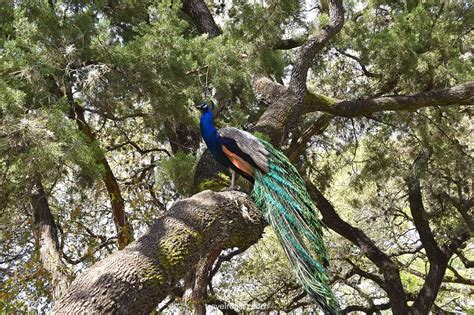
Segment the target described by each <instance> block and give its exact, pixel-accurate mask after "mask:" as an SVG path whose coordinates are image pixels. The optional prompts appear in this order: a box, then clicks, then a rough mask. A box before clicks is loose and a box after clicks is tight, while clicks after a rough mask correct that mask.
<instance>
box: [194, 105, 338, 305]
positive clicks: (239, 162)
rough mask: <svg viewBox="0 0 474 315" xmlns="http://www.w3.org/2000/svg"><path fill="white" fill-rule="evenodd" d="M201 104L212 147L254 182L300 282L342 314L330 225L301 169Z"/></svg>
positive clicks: (225, 162)
mask: <svg viewBox="0 0 474 315" xmlns="http://www.w3.org/2000/svg"><path fill="white" fill-rule="evenodd" d="M198 108H199V109H200V110H201V111H202V115H201V121H200V126H201V134H202V137H203V139H204V141H205V142H206V145H207V147H208V148H209V150H210V151H211V153H212V154H213V156H214V157H215V159H216V160H217V161H218V162H219V163H221V164H222V165H224V166H226V167H229V168H231V169H232V170H234V171H235V172H237V173H239V174H240V175H242V176H243V177H245V178H247V179H248V180H250V181H251V182H253V184H254V185H253V190H252V193H251V197H252V199H253V200H254V201H255V203H256V204H257V206H258V207H259V208H260V209H262V212H263V214H264V217H265V219H266V220H267V222H268V223H269V224H270V225H271V226H272V227H273V229H274V230H275V232H276V235H277V236H278V239H279V241H280V243H281V245H282V246H283V248H284V250H285V253H286V255H287V257H288V259H289V261H290V264H291V266H292V269H293V272H294V274H295V276H296V279H297V281H298V282H299V283H300V284H301V285H302V287H303V288H304V289H305V290H306V292H308V294H309V295H310V296H311V297H312V298H313V299H314V300H315V302H316V303H317V304H318V305H319V306H320V307H321V308H322V309H323V311H324V313H325V314H338V313H339V305H338V303H337V301H336V299H335V297H334V294H333V292H332V291H331V288H330V286H329V279H328V275H327V270H326V268H327V266H328V257H327V251H326V246H325V244H324V241H323V228H324V226H323V223H322V222H321V221H320V220H319V218H318V211H317V210H316V208H315V206H314V204H313V202H312V200H311V198H310V197H309V194H308V192H307V190H306V185H305V182H304V180H303V179H302V178H301V176H300V175H299V173H298V171H297V170H296V168H295V167H294V166H293V165H292V164H291V162H290V161H289V160H288V158H287V157H286V156H285V155H284V154H283V153H282V152H280V151H279V150H277V149H275V148H274V147H273V146H272V145H271V144H270V143H268V142H266V141H264V140H261V139H258V138H257V137H255V136H253V135H252V134H250V133H248V132H246V131H243V130H239V129H236V128H221V129H219V130H217V129H216V127H215V126H214V120H213V116H212V112H211V111H210V109H209V106H208V105H207V104H206V103H201V104H200V105H198ZM232 186H233V181H232Z"/></svg>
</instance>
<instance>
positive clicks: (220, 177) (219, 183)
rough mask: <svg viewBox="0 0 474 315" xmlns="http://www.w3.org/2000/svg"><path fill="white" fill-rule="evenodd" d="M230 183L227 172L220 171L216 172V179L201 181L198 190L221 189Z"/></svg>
mask: <svg viewBox="0 0 474 315" xmlns="http://www.w3.org/2000/svg"><path fill="white" fill-rule="evenodd" d="M229 185H230V177H229V176H227V175H226V174H224V173H222V172H219V173H217V174H216V176H215V178H214V179H206V180H203V181H202V182H200V183H199V185H198V191H204V190H207V189H209V190H213V191H219V190H222V189H223V188H226V187H228V186H229Z"/></svg>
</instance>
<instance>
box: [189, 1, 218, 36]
mask: <svg viewBox="0 0 474 315" xmlns="http://www.w3.org/2000/svg"><path fill="white" fill-rule="evenodd" d="M183 12H184V13H186V14H187V15H188V16H189V17H190V18H191V19H192V20H193V22H194V25H196V28H197V30H198V32H199V33H201V34H206V33H207V34H208V36H209V38H214V37H217V36H219V35H220V34H221V30H220V29H219V27H218V26H217V24H216V22H215V21H214V17H213V16H212V14H211V12H210V11H209V8H208V7H207V5H206V3H205V2H204V1H203V0H184V1H183Z"/></svg>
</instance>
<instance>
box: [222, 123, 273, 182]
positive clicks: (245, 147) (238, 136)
mask: <svg viewBox="0 0 474 315" xmlns="http://www.w3.org/2000/svg"><path fill="white" fill-rule="evenodd" d="M219 134H220V136H221V138H222V146H223V152H224V154H225V155H226V156H227V157H228V158H229V159H230V160H231V161H232V163H234V161H236V162H237V163H240V164H246V163H248V165H250V166H251V167H256V168H258V169H259V170H260V171H261V172H263V173H264V174H266V173H268V172H269V167H268V155H269V152H268V150H267V149H266V148H265V146H264V145H263V143H262V142H260V140H258V138H257V137H255V136H254V135H252V134H251V133H249V132H246V131H243V130H240V129H237V128H232V127H226V128H221V129H219ZM234 165H235V163H234Z"/></svg>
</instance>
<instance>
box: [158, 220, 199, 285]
mask: <svg viewBox="0 0 474 315" xmlns="http://www.w3.org/2000/svg"><path fill="white" fill-rule="evenodd" d="M203 241H204V236H203V235H202V233H199V232H197V231H193V230H191V229H190V228H187V227H183V228H182V230H181V231H179V233H175V234H174V235H173V236H172V237H170V238H167V239H164V240H162V241H161V242H160V247H159V250H158V253H157V256H158V259H159V261H160V265H161V267H162V268H161V269H162V270H165V271H166V273H168V274H171V276H177V275H180V274H181V273H182V270H181V267H182V266H181V265H182V264H183V262H184V260H185V259H186V258H187V257H188V256H189V255H190V251H191V248H192V247H194V246H196V247H199V246H200V245H201V244H202V243H203ZM193 245H194V246H193Z"/></svg>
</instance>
